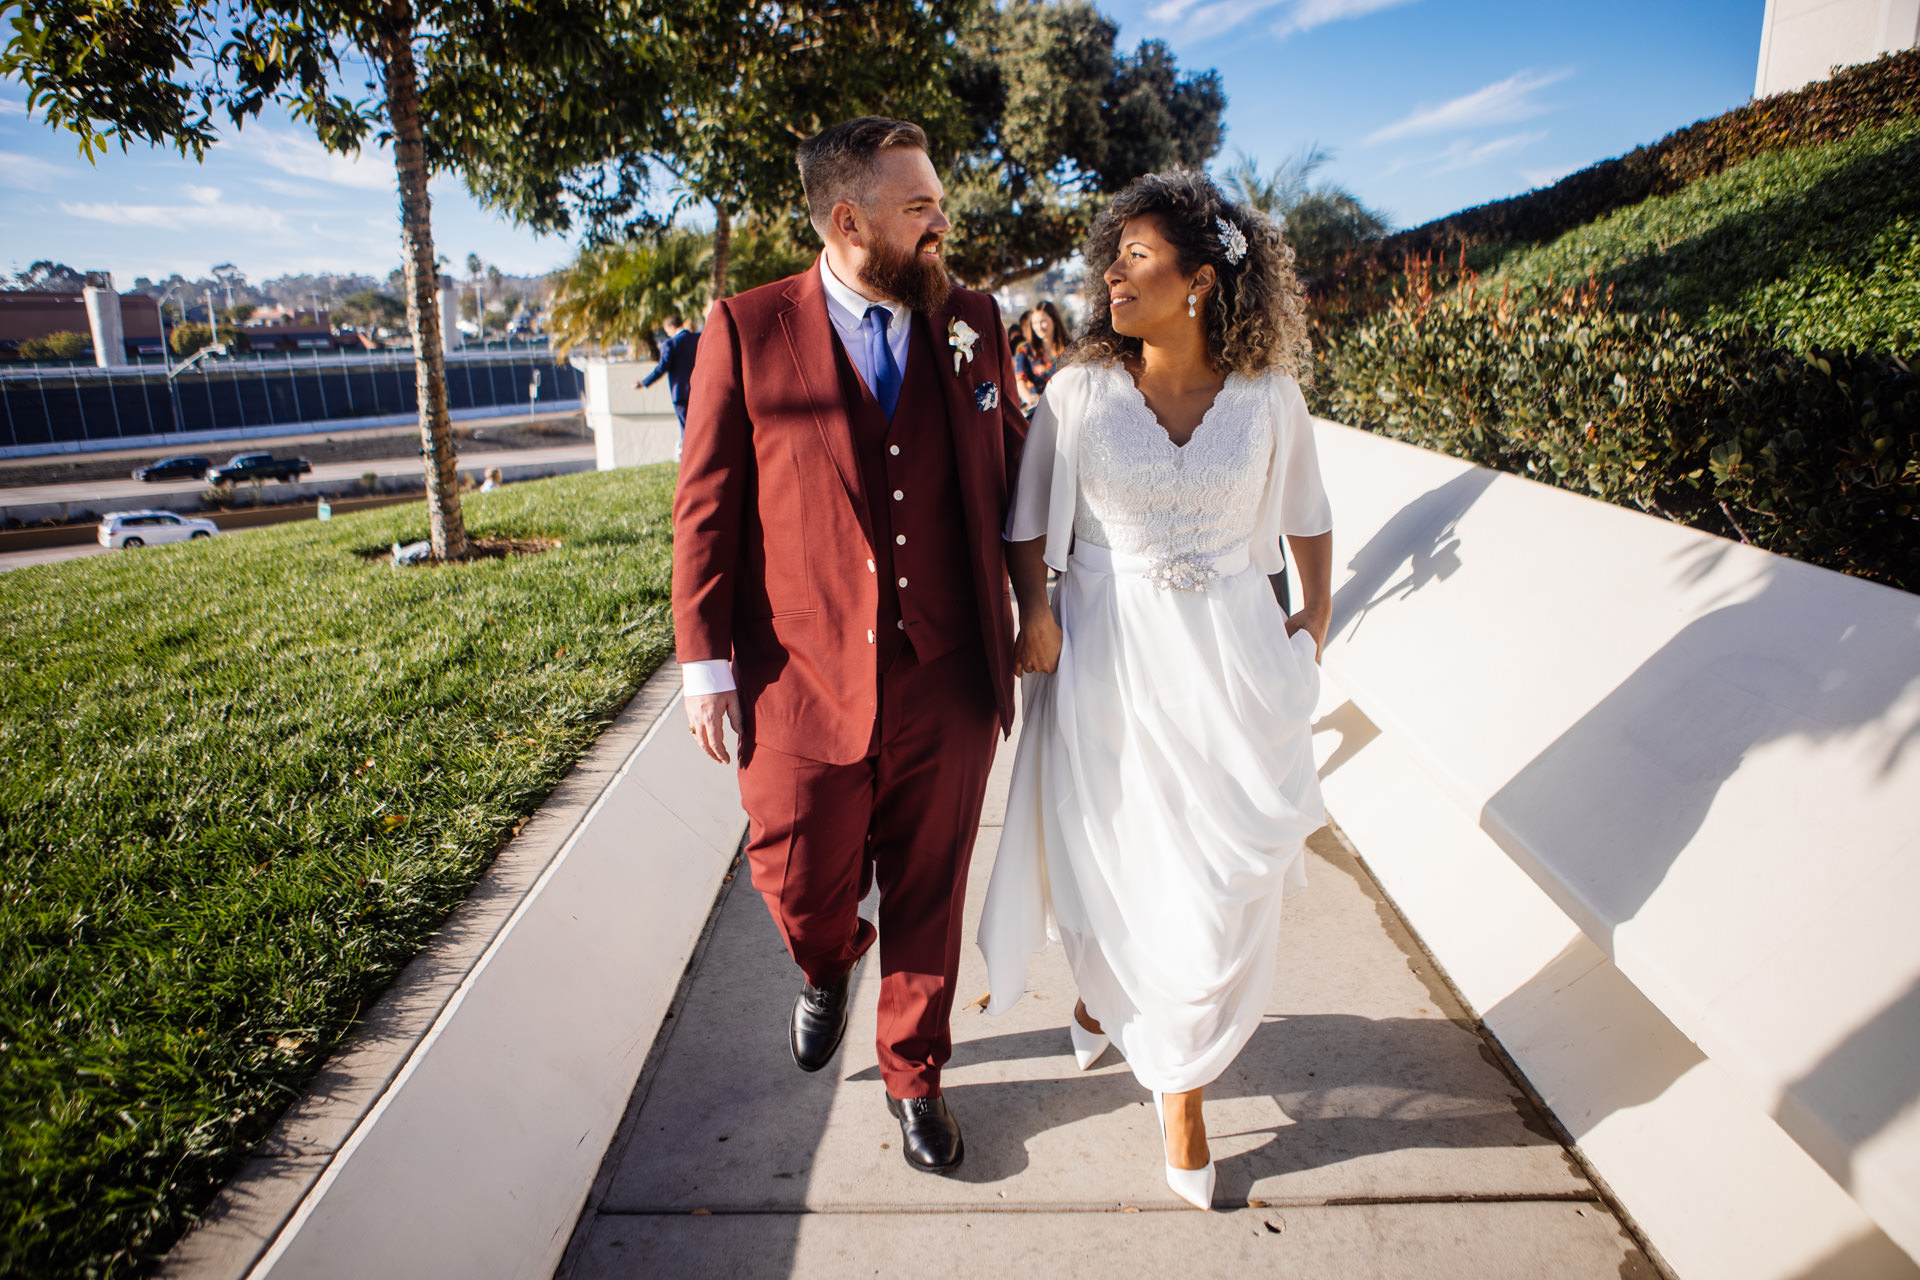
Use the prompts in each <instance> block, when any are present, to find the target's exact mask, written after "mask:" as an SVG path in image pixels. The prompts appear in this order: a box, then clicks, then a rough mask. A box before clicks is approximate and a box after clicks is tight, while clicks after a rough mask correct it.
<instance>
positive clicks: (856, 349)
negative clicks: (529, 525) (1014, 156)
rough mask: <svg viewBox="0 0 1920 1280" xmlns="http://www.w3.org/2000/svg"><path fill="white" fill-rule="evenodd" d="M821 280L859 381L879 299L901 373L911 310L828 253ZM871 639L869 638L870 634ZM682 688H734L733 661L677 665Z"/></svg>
mask: <svg viewBox="0 0 1920 1280" xmlns="http://www.w3.org/2000/svg"><path fill="white" fill-rule="evenodd" d="M819 270H820V283H821V285H823V286H824V288H825V292H826V295H827V318H828V319H829V320H832V321H833V331H834V332H835V333H836V334H838V335H839V336H840V346H841V347H842V348H843V349H844V350H845V351H846V353H847V359H848V360H850V361H852V362H853V368H854V371H855V372H856V373H858V374H859V375H860V380H861V381H862V382H864V383H866V384H867V389H868V390H869V391H871V390H873V366H872V363H871V361H869V360H868V358H867V334H866V329H865V325H866V322H867V308H868V307H870V306H872V305H874V303H875V302H879V303H880V305H881V306H884V307H885V308H886V309H887V312H888V316H889V319H888V322H887V346H888V347H890V348H892V350H893V364H894V367H895V368H896V369H899V370H901V371H902V373H904V372H905V371H906V367H907V340H908V339H909V338H911V337H912V336H913V325H912V324H910V323H908V321H909V319H910V317H911V315H912V313H911V312H909V311H908V310H907V308H906V306H905V304H903V303H899V302H892V301H883V300H881V299H878V298H869V297H866V296H865V295H864V294H861V293H860V292H858V291H857V290H855V289H853V288H851V287H850V286H848V285H847V284H845V283H844V282H842V281H841V279H840V277H839V276H836V275H835V274H834V273H833V268H832V267H829V266H828V265H827V255H826V254H824V253H823V254H821V255H820V266H819ZM869 638H871V637H869ZM680 687H681V691H682V692H683V693H684V694H685V695H686V696H687V697H689V698H692V697H697V696H699V695H701V694H710V693H725V692H727V691H728V690H730V689H733V688H735V687H737V686H736V685H735V683H734V679H733V664H732V663H731V662H729V661H727V660H726V659H725V658H707V659H704V660H702V661H700V662H683V663H681V664H680Z"/></svg>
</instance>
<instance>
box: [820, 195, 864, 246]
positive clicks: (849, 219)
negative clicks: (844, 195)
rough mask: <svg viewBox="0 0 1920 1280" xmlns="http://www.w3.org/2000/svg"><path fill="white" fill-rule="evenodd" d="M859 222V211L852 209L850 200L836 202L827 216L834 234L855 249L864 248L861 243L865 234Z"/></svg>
mask: <svg viewBox="0 0 1920 1280" xmlns="http://www.w3.org/2000/svg"><path fill="white" fill-rule="evenodd" d="M861 221H862V219H861V217H860V211H859V210H858V209H855V208H854V207H853V202H852V201H850V200H841V201H838V202H836V203H835V204H834V206H833V209H832V211H831V212H829V213H828V214H827V222H828V223H829V225H831V226H832V227H833V230H834V232H835V233H836V234H838V235H839V237H840V238H841V239H842V240H845V241H846V242H847V243H848V244H850V245H852V246H854V247H855V248H856V249H864V248H866V246H865V245H864V244H863V243H861V242H862V240H864V239H865V233H864V232H863V231H862V229H861V226H860V224H861Z"/></svg>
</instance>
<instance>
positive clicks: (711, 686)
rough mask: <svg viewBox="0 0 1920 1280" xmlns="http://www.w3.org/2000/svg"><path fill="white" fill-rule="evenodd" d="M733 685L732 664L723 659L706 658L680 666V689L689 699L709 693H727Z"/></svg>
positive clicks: (734, 686)
mask: <svg viewBox="0 0 1920 1280" xmlns="http://www.w3.org/2000/svg"><path fill="white" fill-rule="evenodd" d="M736 687H737V686H736V685H735V684H734V683H733V664H732V663H731V662H728V661H727V660H726V659H725V658H706V659H703V660H701V661H699V662H683V663H681V664H680V689H681V692H683V693H684V694H686V696H687V697H689V698H695V697H700V696H701V695H703V694H709V693H727V692H729V691H731V690H732V689H734V688H736Z"/></svg>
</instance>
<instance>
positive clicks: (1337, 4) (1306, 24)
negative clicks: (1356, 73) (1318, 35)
mask: <svg viewBox="0 0 1920 1280" xmlns="http://www.w3.org/2000/svg"><path fill="white" fill-rule="evenodd" d="M1412 3H1414V0H1295V2H1294V3H1293V4H1291V5H1289V6H1288V8H1287V11H1286V12H1285V13H1283V14H1281V15H1280V21H1278V22H1276V23H1275V24H1274V27H1273V33H1274V34H1275V35H1277V36H1289V35H1292V34H1293V33H1294V32H1296V31H1311V30H1313V28H1315V27H1324V26H1325V25H1327V24H1328V23H1329V22H1345V21H1347V20H1348V19H1349V18H1364V17H1365V16H1366V15H1368V14H1370V13H1377V12H1379V11H1380V10H1382V9H1397V8H1399V7H1400V6H1401V5H1406V4H1412Z"/></svg>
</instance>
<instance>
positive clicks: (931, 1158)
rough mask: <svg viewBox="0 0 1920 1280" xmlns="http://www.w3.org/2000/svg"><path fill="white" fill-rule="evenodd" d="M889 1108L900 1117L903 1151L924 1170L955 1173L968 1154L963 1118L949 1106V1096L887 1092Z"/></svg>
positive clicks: (895, 1115) (909, 1159)
mask: <svg viewBox="0 0 1920 1280" xmlns="http://www.w3.org/2000/svg"><path fill="white" fill-rule="evenodd" d="M887 1110H889V1111H891V1112H893V1114H894V1118H895V1119H897V1120H899V1121H900V1153H901V1154H902V1155H904V1156H906V1158H907V1163H908V1164H909V1165H911V1166H913V1167H914V1168H915V1169H918V1170H920V1171H921V1172H922V1173H952V1172H953V1171H954V1170H955V1169H958V1168H959V1167H960V1161H961V1160H962V1159H963V1158H965V1156H966V1154H967V1144H966V1143H965V1142H964V1141H962V1140H961V1137H960V1122H959V1121H958V1120H955V1119H954V1118H953V1112H952V1111H950V1110H948V1109H947V1100H946V1099H945V1098H943V1097H935V1098H896V1097H894V1096H893V1095H892V1094H888V1095H887Z"/></svg>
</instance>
